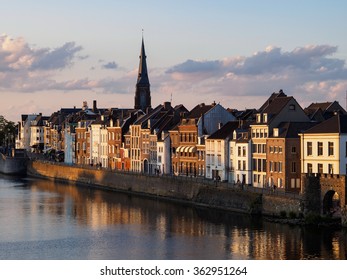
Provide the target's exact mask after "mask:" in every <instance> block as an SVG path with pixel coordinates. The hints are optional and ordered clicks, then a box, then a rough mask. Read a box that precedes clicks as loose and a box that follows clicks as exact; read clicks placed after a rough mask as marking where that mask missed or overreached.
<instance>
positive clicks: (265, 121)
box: [263, 113, 267, 123]
mask: <svg viewBox="0 0 347 280" xmlns="http://www.w3.org/2000/svg"><path fill="white" fill-rule="evenodd" d="M263 122H264V123H267V113H264V114H263Z"/></svg>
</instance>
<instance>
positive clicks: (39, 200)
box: [0, 176, 347, 260]
mask: <svg viewBox="0 0 347 280" xmlns="http://www.w3.org/2000/svg"><path fill="white" fill-rule="evenodd" d="M346 244H347V233H346V231H344V230H338V231H333V230H326V229H325V230H319V229H316V228H312V229H310V228H300V227H291V226H287V225H280V224H274V223H270V222H266V221H263V220H261V219H259V218H251V217H249V216H247V215H239V214H230V213H229V214H226V213H221V212H218V211H211V210H201V209H194V208H191V207H186V206H182V205H175V204H171V203H168V202H159V201H156V200H151V199H145V198H139V197H135V196H128V195H124V194H119V193H112V192H107V191H101V190H96V189H88V188H85V187H76V186H74V185H68V184H61V183H55V182H51V181H46V180H40V179H32V178H22V179H18V178H9V177H1V176H0V259H81V260H86V259H346V256H347V249H346Z"/></svg>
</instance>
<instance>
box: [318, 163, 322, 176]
mask: <svg viewBox="0 0 347 280" xmlns="http://www.w3.org/2000/svg"><path fill="white" fill-rule="evenodd" d="M318 173H319V174H323V164H321V163H318Z"/></svg>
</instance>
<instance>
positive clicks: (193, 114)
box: [188, 103, 216, 119]
mask: <svg viewBox="0 0 347 280" xmlns="http://www.w3.org/2000/svg"><path fill="white" fill-rule="evenodd" d="M214 106H216V103H213V104H211V105H205V103H201V104H199V105H196V106H195V107H194V108H193V109H192V110H191V111H190V112H189V113H188V118H189V119H198V118H200V117H201V116H202V115H203V114H206V113H207V112H208V111H209V110H211V109H212V108H213V107H214Z"/></svg>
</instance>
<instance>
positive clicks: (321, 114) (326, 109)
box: [304, 101, 347, 121]
mask: <svg viewBox="0 0 347 280" xmlns="http://www.w3.org/2000/svg"><path fill="white" fill-rule="evenodd" d="M304 111H305V114H306V115H308V116H309V117H310V119H311V120H312V119H314V120H317V121H319V120H322V119H323V120H324V119H328V118H331V117H332V116H334V115H335V113H340V114H347V112H346V111H345V109H344V108H343V107H342V106H341V105H340V104H339V102H337V101H333V102H320V103H311V104H310V105H309V106H308V107H306V108H305V109H304Z"/></svg>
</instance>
